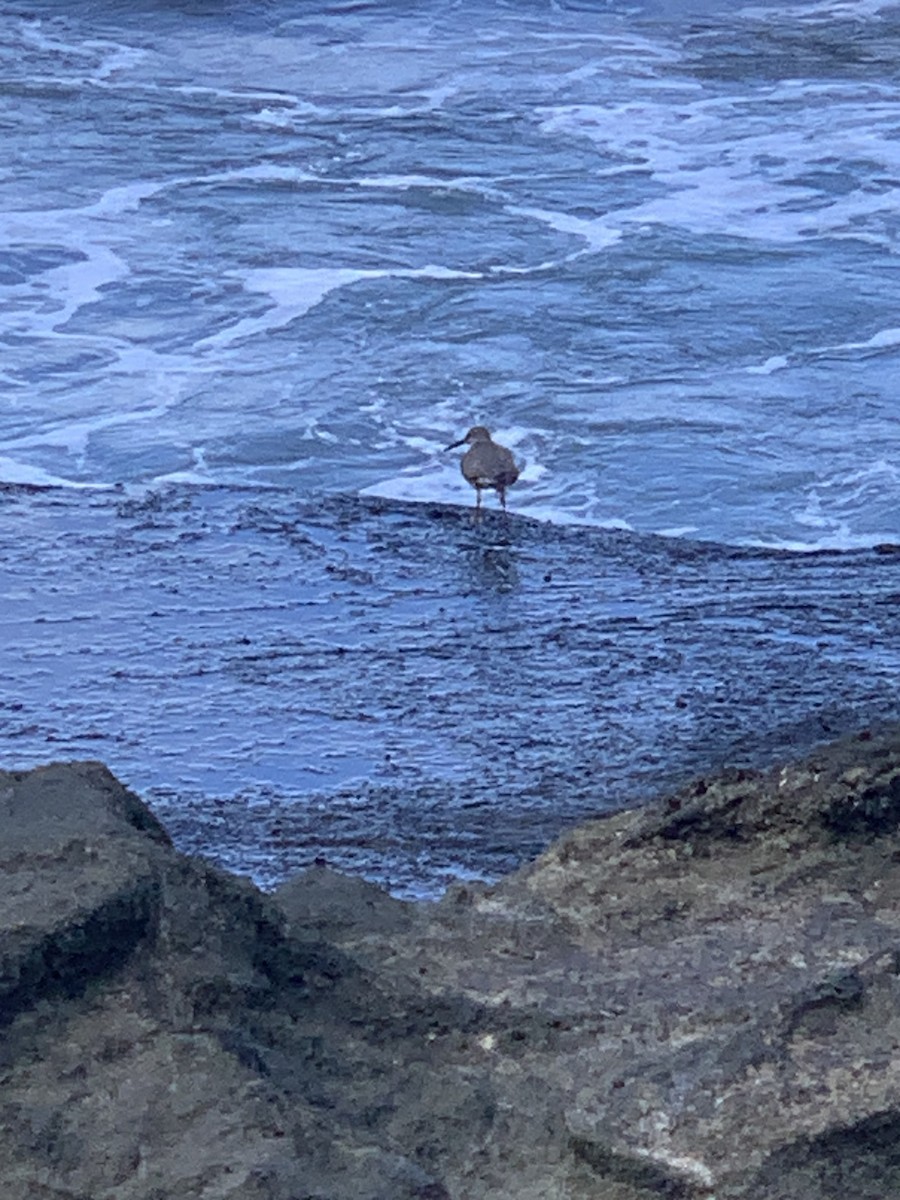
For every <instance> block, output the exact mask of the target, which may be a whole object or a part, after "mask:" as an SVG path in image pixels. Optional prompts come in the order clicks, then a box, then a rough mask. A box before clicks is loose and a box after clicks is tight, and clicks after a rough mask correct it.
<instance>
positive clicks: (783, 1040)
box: [0, 727, 900, 1200]
mask: <svg viewBox="0 0 900 1200" xmlns="http://www.w3.org/2000/svg"><path fill="white" fill-rule="evenodd" d="M898 795H900V728H896V727H894V728H888V729H884V730H882V731H879V732H877V733H865V734H862V735H858V736H856V737H853V738H847V739H844V740H842V741H840V742H837V743H834V744H832V745H831V746H828V747H825V748H823V749H821V750H819V751H817V752H816V753H815V754H813V755H812V756H810V757H808V758H807V759H805V760H803V761H801V762H798V763H794V764H790V765H786V766H779V767H777V768H774V769H772V770H770V771H768V772H761V773H757V772H750V771H740V772H738V771H734V772H731V773H726V774H724V775H722V776H720V777H717V778H711V779H706V780H702V781H700V780H698V781H696V782H695V783H694V784H693V785H691V786H690V787H688V788H686V789H684V790H683V791H680V792H678V793H675V794H673V795H671V796H669V797H667V798H665V799H663V800H661V801H659V802H658V803H656V804H653V805H651V806H649V807H646V808H643V809H639V810H634V811H631V812H625V813H619V814H618V815H616V816H612V817H609V818H606V819H602V820H597V821H592V822H588V823H587V824H584V825H582V826H579V827H578V828H576V829H574V830H572V831H571V832H570V833H569V834H567V835H566V836H564V837H563V838H561V839H560V840H559V841H558V842H556V843H555V844H554V845H553V846H552V847H550V849H548V850H547V851H546V853H544V854H543V855H542V856H541V857H540V858H538V859H537V860H536V861H535V862H533V863H532V864H530V865H529V866H527V867H526V868H523V869H522V870H520V871H519V872H517V873H516V874H514V875H512V876H510V877H508V878H507V879H505V880H503V881H502V882H500V883H499V884H497V885H495V886H487V885H481V884H457V885H454V886H453V887H452V888H451V889H450V890H449V891H448V893H447V894H446V895H445V897H444V898H443V900H441V901H440V902H439V903H437V904H420V905H413V904H406V903H403V902H401V901H398V900H396V899H394V898H392V897H390V896H388V895H387V894H386V893H383V892H380V891H379V890H378V889H377V888H375V887H373V886H372V885H370V884H366V883H364V882H362V881H360V880H358V879H350V878H347V877H343V876H340V875H337V874H336V873H334V872H331V871H330V870H328V869H326V868H323V867H315V868H313V869H312V870H311V871H310V872H308V873H306V874H304V875H301V876H299V877H298V878H297V879H295V880H292V881H290V882H289V883H288V884H286V885H284V886H283V887H282V888H281V889H280V890H279V891H278V892H276V893H275V894H274V895H273V896H265V895H263V894H261V893H260V892H258V891H257V890H256V889H255V888H254V887H252V886H251V885H250V884H248V883H245V882H243V881H241V880H239V879H237V878H234V877H231V876H229V875H227V874H225V873H223V872H221V871H220V870H218V869H215V868H213V867H211V866H209V865H208V864H206V863H204V862H203V861H202V860H200V859H196V858H188V857H185V856H183V855H181V854H179V853H178V852H177V851H176V850H174V849H173V847H172V845H171V844H170V842H169V839H168V837H167V835H166V834H165V832H164V830H163V829H162V827H161V826H160V825H159V823H158V822H157V821H156V820H155V818H154V817H153V816H152V814H151V813H150V812H149V810H147V809H146V808H145V807H144V806H143V805H142V804H141V802H140V801H139V800H138V799H137V798H136V797H135V796H133V795H132V794H131V793H129V792H128V791H127V790H126V789H125V788H123V787H122V786H121V785H120V784H119V783H118V782H117V781H116V780H115V779H114V778H113V777H112V776H111V775H110V774H109V772H108V771H107V770H106V769H105V768H103V767H101V766H99V765H98V764H91V763H80V764H72V765H54V766H50V767H46V768H41V769H38V770H35V771H31V772H20V773H9V772H4V773H0V863H2V869H3V886H2V889H0V1021H2V1024H3V1039H2V1043H0V1044H2V1051H0V1079H2V1101H0V1104H2V1115H3V1120H2V1122H0V1195H4V1196H6V1195H9V1196H16V1197H20V1196H21V1197H35V1198H38V1197H39V1198H41V1200H43V1198H45V1197H46V1198H48V1200H49V1197H51V1196H52V1197H58V1196H61V1195H63V1196H72V1197H88V1196H89V1197H91V1200H104V1198H109V1200H112V1198H113V1197H115V1200H132V1198H133V1200H138V1198H140V1200H147V1198H148V1197H151V1196H159V1197H162V1196H176V1195H177V1196H178V1197H180V1198H186V1200H190V1198H194V1197H197V1198H200V1197H203V1198H204V1200H206V1198H213V1197H215V1198H218V1197H240V1198H241V1200H245V1198H250V1200H253V1198H255V1197H259V1198H263V1197H265V1198H275V1200H280V1198H282V1197H283V1198H284V1200H296V1198H297V1197H299V1196H304V1197H306V1196H309V1197H322V1198H325V1197H328V1198H332V1197H333V1198H334V1200H343V1198H345V1197H346V1198H347V1200H350V1198H353V1200H357V1198H358V1200H369V1198H371V1200H381V1198H384V1200H401V1198H403V1197H421V1198H422V1200H425V1198H428V1200H439V1198H440V1197H448V1198H449V1197H453V1198H457V1197H458V1198H459V1200H463V1198H465V1200H480V1198H482V1197H484V1198H485V1200H487V1198H488V1197H490V1200H506V1198H507V1197H508V1198H509V1200H513V1198H515V1200H523V1198H525V1200H528V1198H534V1200H538V1198H540V1200H546V1198H547V1197H561V1198H565V1200H588V1198H591V1200H596V1198H597V1197H601V1198H604V1200H638V1198H640V1197H647V1198H649V1197H656V1196H665V1197H692V1198H700V1197H713V1196H715V1197H716V1198H717V1200H721V1198H723V1197H728V1198H732V1197H733V1198H735V1200H737V1198H741V1200H782V1198H783V1200H789V1198H790V1200H794V1198H796V1200H810V1198H812V1197H816V1198H823V1200H828V1198H829V1197H835V1200H836V1198H837V1197H838V1196H846V1195H852V1196H853V1197H854V1198H855V1200H866V1198H870V1197H871V1198H872V1200H875V1198H876V1197H877V1198H878V1200H882V1198H883V1197H885V1196H889V1195H895V1194H898V1193H900V1167H898V1165H897V1157H896V1153H895V1146H896V1140H897V1133H898V1129H900V1084H898V1076H897V1071H896V1058H897V1048H898V1045H900V915H898V912H900V906H898V899H900V851H898V848H897V845H898V843H897V830H898V826H900V801H898Z"/></svg>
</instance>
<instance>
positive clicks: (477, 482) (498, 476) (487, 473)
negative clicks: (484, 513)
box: [447, 425, 519, 514]
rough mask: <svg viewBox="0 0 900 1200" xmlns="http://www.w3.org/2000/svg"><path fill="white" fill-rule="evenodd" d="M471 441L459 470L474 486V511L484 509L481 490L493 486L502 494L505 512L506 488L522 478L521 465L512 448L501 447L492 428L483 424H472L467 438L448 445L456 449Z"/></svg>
mask: <svg viewBox="0 0 900 1200" xmlns="http://www.w3.org/2000/svg"><path fill="white" fill-rule="evenodd" d="M466 444H468V447H469V449H468V450H467V451H466V452H465V454H464V455H463V456H462V462H461V463H460V464H459V465H460V470H461V471H462V473H463V475H464V476H465V478H466V479H467V480H468V482H469V483H471V485H472V487H473V488H474V489H475V512H476V514H477V513H479V512H480V511H481V489H482V488H493V489H494V491H495V492H496V493H497V495H498V496H499V497H500V503H501V505H502V506H503V511H504V512H506V489H507V488H508V487H511V486H512V485H513V484H514V483H515V482H516V480H517V479H518V478H519V468H518V467H517V466H516V460H515V459H514V458H513V456H512V451H510V450H507V448H506V447H505V446H498V445H497V443H496V442H495V441H493V439H492V438H491V435H490V431H489V430H487V429H485V427H484V426H483V425H473V426H472V428H471V429H470V430H469V432H468V433H467V434H466V436H465V437H463V438H460V439H459V441H458V442H453V443H451V445H449V446H448V447H447V449H448V450H455V449H456V447H457V446H463V445H466Z"/></svg>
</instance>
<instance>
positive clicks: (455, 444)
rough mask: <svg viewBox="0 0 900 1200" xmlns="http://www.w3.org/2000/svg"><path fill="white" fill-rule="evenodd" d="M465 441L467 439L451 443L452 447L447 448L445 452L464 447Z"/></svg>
mask: <svg viewBox="0 0 900 1200" xmlns="http://www.w3.org/2000/svg"><path fill="white" fill-rule="evenodd" d="M465 440H466V439H465V438H460V439H459V441H458V442H451V443H450V445H449V446H445V447H444V449H445V450H455V449H456V447H457V446H462V445H463V443H464V442H465Z"/></svg>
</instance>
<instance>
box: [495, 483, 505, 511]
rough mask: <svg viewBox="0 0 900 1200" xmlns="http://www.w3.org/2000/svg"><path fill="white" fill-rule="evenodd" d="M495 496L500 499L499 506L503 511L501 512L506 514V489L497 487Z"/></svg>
mask: <svg viewBox="0 0 900 1200" xmlns="http://www.w3.org/2000/svg"><path fill="white" fill-rule="evenodd" d="M497 494H498V495H499V497H500V506H501V508H502V509H503V511H504V512H506V488H505V487H498V488H497Z"/></svg>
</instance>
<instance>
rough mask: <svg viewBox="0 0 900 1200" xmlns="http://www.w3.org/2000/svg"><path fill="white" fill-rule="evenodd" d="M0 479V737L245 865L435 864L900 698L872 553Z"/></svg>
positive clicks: (499, 860) (373, 504)
mask: <svg viewBox="0 0 900 1200" xmlns="http://www.w3.org/2000/svg"><path fill="white" fill-rule="evenodd" d="M0 506H2V510H3V511H2V516H3V518H4V519H3V520H2V521H0V553H2V555H3V559H4V564H5V580H6V582H5V588H4V607H3V620H4V627H5V628H4V633H5V637H4V638H3V640H2V648H0V721H2V724H3V729H4V735H5V745H6V748H7V761H8V763H10V764H11V765H30V764H33V763H38V762H43V761H47V760H48V759H51V758H56V759H58V758H73V757H74V758H88V757H89V758H103V759H105V760H106V761H107V762H108V763H109V765H110V766H111V767H112V768H113V769H114V770H115V771H117V772H118V773H119V774H120V775H122V776H123V777H124V778H125V779H126V781H127V782H129V783H131V784H132V785H133V786H135V787H137V788H139V789H140V790H141V791H142V792H144V794H145V795H147V796H148V797H149V798H150V799H151V801H152V803H153V804H154V806H155V807H156V809H157V811H158V812H159V814H160V816H161V817H162V818H163V819H164V820H165V822H166V824H167V825H168V827H169V829H170V831H171V832H172V833H173V835H174V836H175V837H176V839H177V841H178V842H179V844H180V845H182V846H183V847H184V848H186V849H188V850H192V851H197V852H201V853H204V854H206V855H208V856H211V857H213V858H215V859H217V860H218V861H220V862H222V863H223V864H224V865H226V866H227V867H229V868H231V869H233V870H237V871H242V872H247V873H251V874H253V875H254V877H255V878H257V880H259V881H260V882H262V883H264V884H271V883H275V882H277V881H278V880H279V879H280V878H283V877H284V875H286V874H288V873H290V872H291V871H292V870H296V869H297V868H299V867H301V866H304V865H307V864H308V863H309V862H311V861H312V860H313V859H314V858H316V857H324V858H326V859H327V860H328V861H330V862H332V863H333V864H334V865H336V866H339V867H343V868H344V869H350V870H356V871H360V872H361V873H364V874H366V875H368V876H369V877H371V878H374V879H378V880H381V881H383V882H385V883H387V884H388V885H390V886H392V887H393V888H394V889H395V890H397V891H399V892H404V893H414V892H420V893H421V892H425V893H428V892H432V893H433V892H434V891H435V890H438V889H440V887H441V885H442V883H443V882H444V881H446V880H447V879H448V878H449V877H451V876H453V875H455V874H480V875H486V876H493V875H496V874H498V873H500V872H503V871H507V870H509V869H510V868H511V867H513V866H515V865H516V864H517V863H519V862H521V861H522V859H523V858H526V857H528V856H531V855H533V854H535V853H537V852H538V851H539V850H540V849H541V847H542V846H544V845H546V843H547V842H548V841H549V840H550V839H551V838H552V837H554V836H555V835H556V834H558V833H559V832H560V830H561V829H562V828H564V827H565V826H567V825H571V824H572V823H574V822H576V821H578V820H580V819H582V818H584V817H585V816H588V815H593V814H597V813H601V812H604V811H609V810H610V809H612V808H616V807H619V806H622V805H623V804H631V803H635V802H638V801H640V800H641V799H642V798H645V797H647V796H649V795H651V794H653V793H655V792H658V791H659V790H661V789H664V788H669V787H671V786H673V785H676V784H678V783H681V782H683V781H684V780H685V779H686V778H688V777H689V776H690V775H692V774H696V773H702V772H707V771H710V770H714V769H717V768H718V767H720V766H722V765H723V764H724V763H725V762H731V763H733V764H736V765H752V764H754V763H764V762H767V761H769V760H770V759H771V758H772V757H774V756H776V755H782V754H785V753H797V752H799V751H802V750H804V749H806V748H808V747H809V746H811V745H812V744H814V743H815V742H817V741H820V740H822V739H823V738H827V737H830V736H833V735H835V734H838V733H841V732H845V731H848V730H852V729H854V728H858V727H860V726H861V725H864V724H866V723H870V722H873V721H876V720H878V719H880V718H886V717H892V716H896V715H897V714H898V702H897V698H896V689H895V679H896V677H897V673H898V670H900V603H898V595H900V574H898V573H897V568H898V566H900V563H898V556H896V555H885V554H879V553H876V552H875V551H874V550H873V551H870V552H859V553H855V554H845V555H839V554H834V555H807V556H803V555H792V554H787V553H767V552H763V551H744V550H733V549H728V548H723V547H717V546H713V545H701V544H697V543H690V542H686V541H678V540H667V539H662V538H653V537H641V536H637V535H633V534H629V533H624V532H622V531H606V530H601V529H579V528H575V527H558V526H553V525H549V524H543V523H540V522H537V521H534V520H531V519H529V518H524V517H519V516H517V515H516V514H510V516H509V517H508V518H505V517H503V515H502V514H500V513H494V512H487V513H485V514H484V517H483V519H482V520H481V521H480V522H479V523H478V524H477V525H476V524H475V523H473V521H472V517H471V510H470V509H459V508H453V507H449V506H442V505H424V504H419V505H416V504H396V503H389V502H387V501H382V500H368V499H366V500H360V499H355V498H352V497H334V498H326V499H325V500H321V501H317V502H316V503H312V502H306V501H303V500H298V499H297V497H295V496H294V495H292V494H291V493H288V492H272V491H266V492H264V491H254V490H249V489H248V490H243V491H241V490H233V489H226V488H220V489H202V488H193V489H192V488H187V487H181V488H176V487H172V488H168V489H163V490H160V491H157V492H152V493H149V494H147V495H144V496H140V497H132V498H123V497H122V496H116V495H112V494H109V493H83V494H72V493H67V492H60V491H52V490H48V491H46V492H35V491H33V490H32V491H27V490H25V489H21V490H16V489H9V490H6V491H4V492H3V493H2V494H0Z"/></svg>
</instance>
